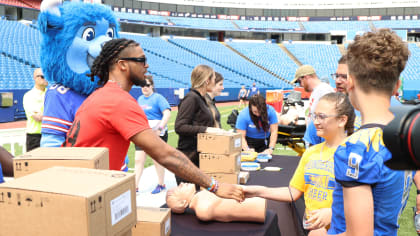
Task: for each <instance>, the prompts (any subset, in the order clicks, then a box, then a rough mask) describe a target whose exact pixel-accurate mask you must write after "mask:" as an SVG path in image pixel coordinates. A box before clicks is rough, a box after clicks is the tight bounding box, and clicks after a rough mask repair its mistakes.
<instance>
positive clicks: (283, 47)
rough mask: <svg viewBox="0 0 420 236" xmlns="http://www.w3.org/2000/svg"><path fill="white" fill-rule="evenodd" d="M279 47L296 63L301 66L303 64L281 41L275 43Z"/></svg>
mask: <svg viewBox="0 0 420 236" xmlns="http://www.w3.org/2000/svg"><path fill="white" fill-rule="evenodd" d="M277 45H279V47H280V48H281V49H282V50H283V51H284V52H285V53H286V54H287V55H288V56H289V57H290V58H291V59H292V60H293V61H294V62H295V63H296V65H298V66H301V65H303V64H302V62H300V61H299V60H298V59H297V58H296V57H295V55H293V54H292V53H291V52H290V51H289V49H287V48H286V47H285V46H284V45H283V44H282V43H279V44H277Z"/></svg>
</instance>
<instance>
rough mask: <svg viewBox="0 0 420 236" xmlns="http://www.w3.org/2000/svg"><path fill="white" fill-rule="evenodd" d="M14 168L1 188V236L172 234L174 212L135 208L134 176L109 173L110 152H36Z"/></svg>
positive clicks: (26, 156) (53, 149)
mask: <svg viewBox="0 0 420 236" xmlns="http://www.w3.org/2000/svg"><path fill="white" fill-rule="evenodd" d="M13 166H14V177H15V179H14V180H11V181H8V182H6V183H3V184H1V185H0V212H1V214H2V215H4V216H5V217H1V219H2V220H0V235H8V236H13V235H16V236H20V235H43V236H50V235H51V236H52V235H69V236H70V235H72V236H73V235H80V236H83V235H86V236H129V235H133V236H140V235H142V236H143V235H159V236H168V235H169V234H170V233H171V223H170V221H171V214H170V210H169V209H163V208H161V209H159V208H145V207H141V208H137V206H136V191H135V189H136V188H135V179H134V174H131V173H126V172H121V171H110V170H108V169H109V153H108V149H106V148H81V147H78V148H38V149H34V150H32V151H30V152H27V153H25V154H23V155H21V156H19V157H16V158H14V160H13ZM74 167H81V168H74Z"/></svg>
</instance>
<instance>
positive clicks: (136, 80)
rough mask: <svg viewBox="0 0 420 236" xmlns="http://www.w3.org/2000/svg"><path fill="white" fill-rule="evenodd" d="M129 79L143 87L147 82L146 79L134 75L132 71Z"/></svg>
mask: <svg viewBox="0 0 420 236" xmlns="http://www.w3.org/2000/svg"><path fill="white" fill-rule="evenodd" d="M130 81H131V82H132V83H133V84H134V85H136V86H140V87H143V86H145V85H146V84H147V81H146V79H144V78H142V79H141V78H139V77H137V76H136V75H134V74H133V73H130Z"/></svg>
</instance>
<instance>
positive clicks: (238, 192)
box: [216, 183, 245, 202]
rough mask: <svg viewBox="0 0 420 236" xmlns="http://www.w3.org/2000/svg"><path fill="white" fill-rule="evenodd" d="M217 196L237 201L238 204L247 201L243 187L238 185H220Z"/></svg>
mask: <svg viewBox="0 0 420 236" xmlns="http://www.w3.org/2000/svg"><path fill="white" fill-rule="evenodd" d="M216 195H217V196H219V197H221V198H230V199H235V200H236V201H238V202H242V201H243V200H244V199H245V196H244V192H243V190H242V187H241V186H240V185H236V184H227V183H219V188H218V189H217V192H216Z"/></svg>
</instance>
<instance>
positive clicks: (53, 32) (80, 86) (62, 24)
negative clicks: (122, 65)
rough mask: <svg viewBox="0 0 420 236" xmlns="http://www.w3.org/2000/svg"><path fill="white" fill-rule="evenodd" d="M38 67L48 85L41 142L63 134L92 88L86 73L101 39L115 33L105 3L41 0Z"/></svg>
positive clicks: (55, 142) (50, 143)
mask: <svg viewBox="0 0 420 236" xmlns="http://www.w3.org/2000/svg"><path fill="white" fill-rule="evenodd" d="M38 24H39V30H40V32H41V36H42V39H41V53H40V55H41V67H42V71H43V73H44V75H45V77H46V79H47V80H48V82H49V83H50V84H52V86H51V87H50V88H49V89H48V90H47V92H46V95H45V105H44V117H43V119H42V131H41V133H42V138H41V146H42V147H57V146H61V144H62V143H63V142H64V141H65V139H66V134H67V131H68V130H69V128H70V127H71V124H72V122H73V120H74V117H75V114H76V111H77V109H78V108H79V106H80V105H81V104H82V102H83V101H84V100H85V98H86V97H87V96H88V95H89V94H90V93H92V92H93V91H94V90H95V89H96V87H97V81H91V79H90V77H88V76H87V74H89V73H90V66H91V65H92V64H93V61H94V59H95V58H96V56H98V55H99V53H100V51H101V48H102V46H103V44H105V42H106V41H108V40H111V39H113V38H117V37H118V29H119V26H118V22H117V19H116V17H115V15H114V14H113V12H112V10H111V9H110V8H108V7H106V6H104V5H100V4H90V3H82V2H65V3H64V4H63V5H61V0H44V1H43V2H42V4H41V13H40V14H39V16H38Z"/></svg>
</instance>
